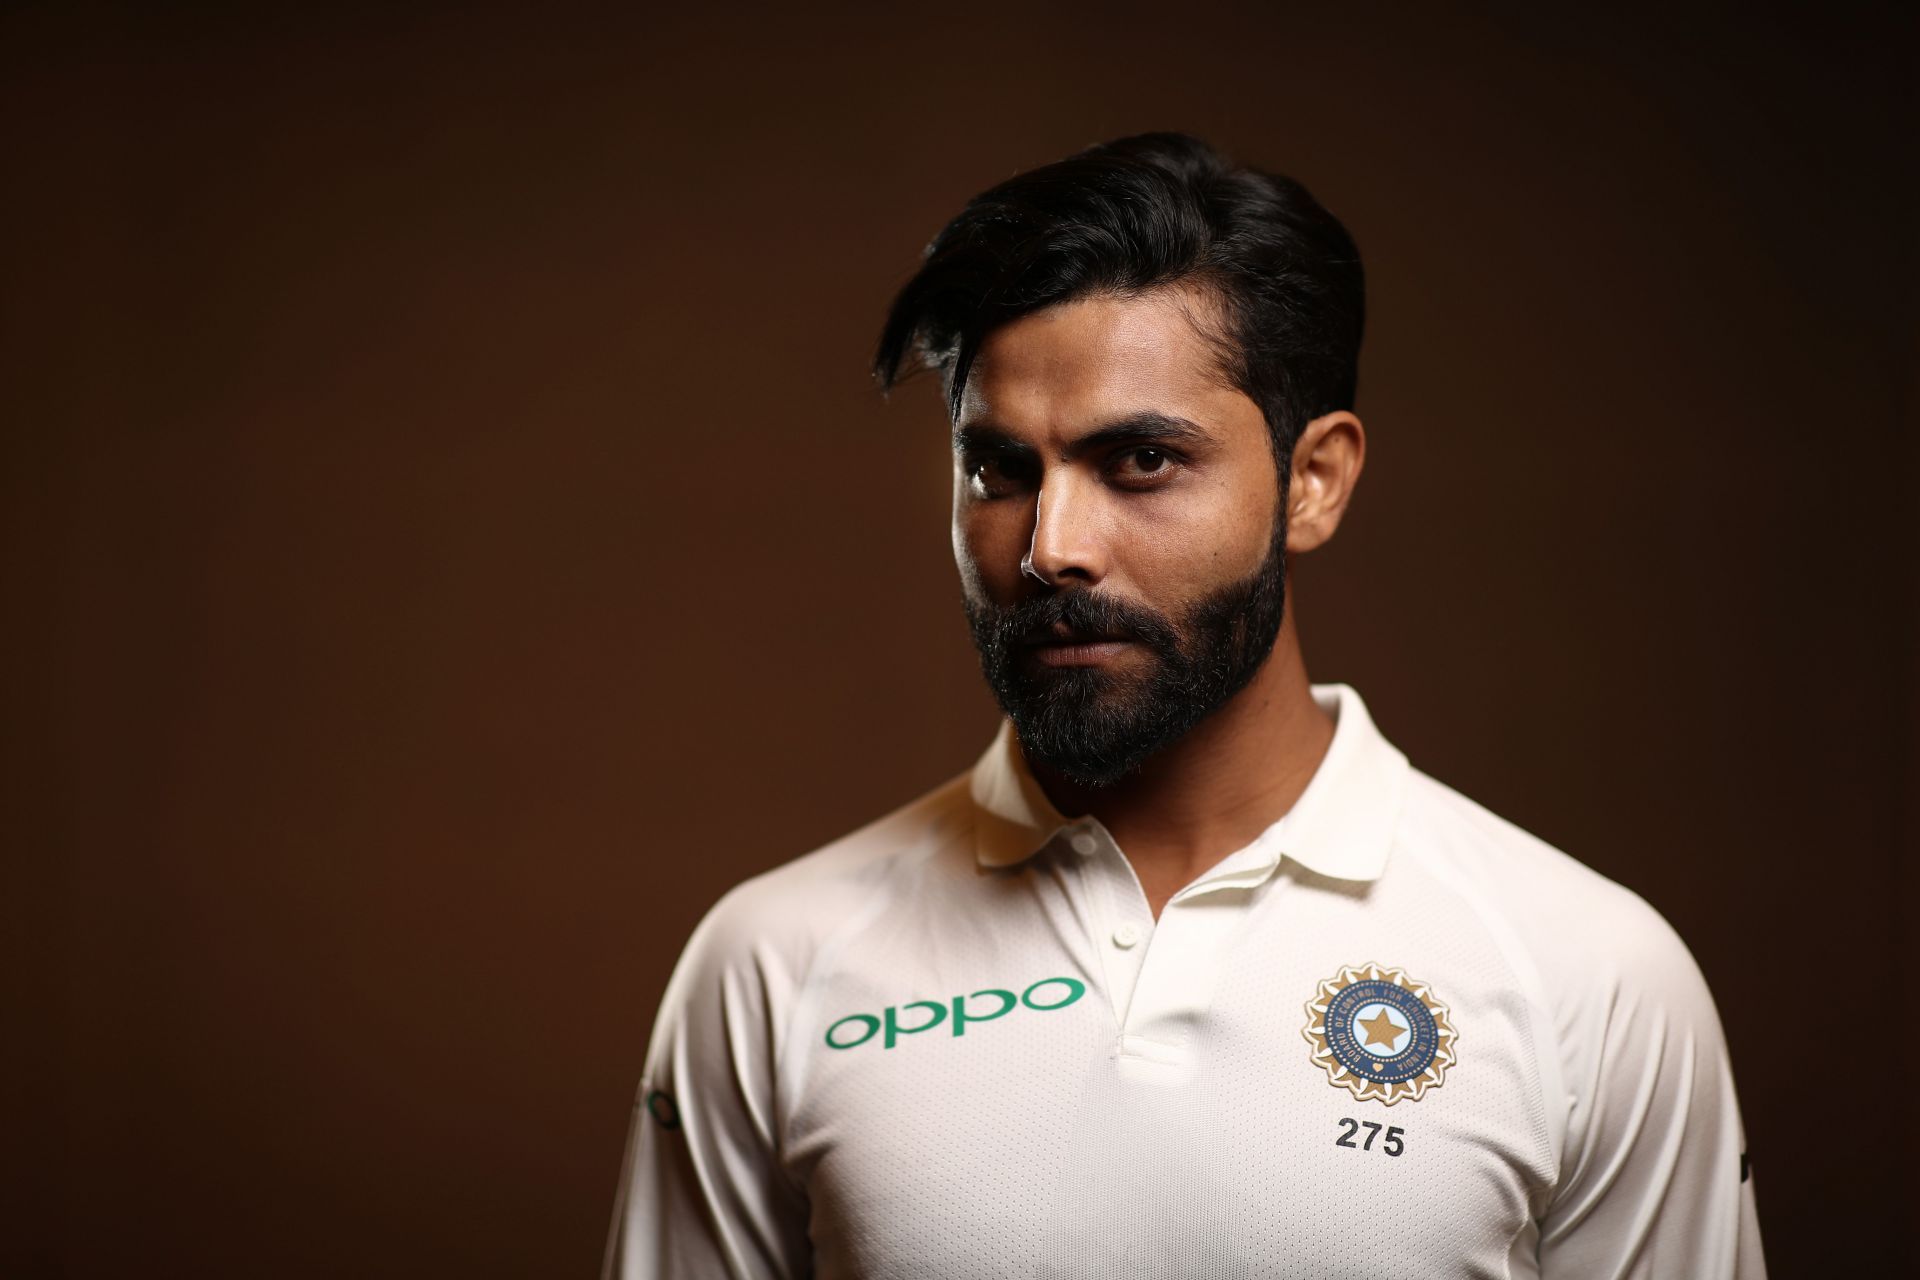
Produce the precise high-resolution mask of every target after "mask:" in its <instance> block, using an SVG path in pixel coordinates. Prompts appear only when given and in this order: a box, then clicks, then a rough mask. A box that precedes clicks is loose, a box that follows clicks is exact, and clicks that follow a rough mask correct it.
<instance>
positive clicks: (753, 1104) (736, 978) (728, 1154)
mask: <svg viewBox="0 0 1920 1280" xmlns="http://www.w3.org/2000/svg"><path fill="white" fill-rule="evenodd" d="M744 887H745V886H743V888H744ZM740 893H741V890H739V889H736V890H734V892H733V893H732V894H729V895H728V897H726V898H723V899H722V900H721V901H720V903H719V904H718V905H716V906H715V907H714V908H713V910H712V911H710V912H708V914H707V917H706V918H705V919H704V920H702V921H701V923H700V926H699V927H698V928H697V929H696V930H695V931H694V934H693V937H692V938H691V939H690V940H689V941H688V943H687V947H686V950H685V951H684V952H683V953H682V955H681V957H680V961H679V964H678V965H677V966H676V967H675V969H674V972H673V977H672V979H671V980H670V981H669V982H668V984H667V992H666V995H665V997H664V998H663V999H662V1001H661V1006H660V1013H659V1017H658V1018H657V1019H656V1020H655V1022H654V1028H653V1035H652V1039H651V1041H650V1043H649V1045H648V1049H647V1061H646V1066H645V1069H644V1071H643V1073H642V1076H641V1080H640V1087H639V1091H638V1093H637V1095H636V1097H635V1099H634V1107H633V1114H632V1118H631V1120H630V1122H629V1126H628V1135H627V1146H626V1154H625V1157H624V1162H623V1165H622V1168H621V1174H620V1185H619V1191H618V1193H617V1195H616V1200H615V1206H614V1214H613V1226H612V1230H611V1232H610V1234H609V1238H608V1241H607V1250H606V1256H605V1260H604V1264H603V1266H602V1270H601V1275H602V1280H709V1277H711V1278H713V1280H719V1278H720V1277H729V1278H734V1277H749V1276H751V1277H755V1278H756V1280H757V1278H759V1277H781V1278H782V1280H785V1278H787V1277H799V1276H804V1275H807V1274H808V1273H809V1272H810V1269H811V1263H810V1257H811V1250H810V1246H809V1243H808V1238H807V1205H806V1199H805V1196H804V1194H803V1193H802V1191H801V1189H800V1188H799V1187H797V1186H796V1185H794V1183H793V1181H792V1180H791V1179H790V1178H789V1176H788V1175H787V1174H786V1172H785V1170H784V1169H782V1168H781V1166H780V1161H779V1150H780V1142H779V1135H778V1128H777V1120H776V1110H775V1105H774V1070H775V1063H776V1059H777V1056H778V1054H777V1046H776V1043H775V1036H774V1027H775V1024H776V1021H777V1018H778V1014H779V1008H777V1007H776V1006H778V1005H780V1004H781V1003H782V1000H781V993H782V986H781V984H780V982H779V980H778V973H779V970H780V966H779V965H778V964H777V961H776V959H775V957H774V956H773V955H772V954H771V952H770V950H769V948H768V944H767V943H766V942H765V940H764V937H763V936H756V935H761V934H762V931H760V930H758V929H755V928H754V927H752V921H751V917H750V916H744V913H743V911H742V906H741V899H740V897H739V895H740Z"/></svg>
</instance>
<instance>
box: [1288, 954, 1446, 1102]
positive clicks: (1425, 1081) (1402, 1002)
mask: <svg viewBox="0 0 1920 1280" xmlns="http://www.w3.org/2000/svg"><path fill="white" fill-rule="evenodd" d="M1302 1034H1304V1035H1305V1036H1306V1038H1307V1043H1309V1044H1311V1045H1312V1046H1313V1061H1314V1063H1315V1065H1317V1066H1322V1067H1325V1068H1326V1069H1327V1079H1328V1081H1329V1082H1330V1083H1331V1084H1333V1085H1334V1086H1335V1087H1336V1088H1341V1089H1347V1090H1349V1091H1351V1092H1352V1094H1353V1096H1354V1097H1355V1098H1357V1099H1359V1100H1361V1101H1362V1102H1364V1101H1366V1100H1367V1099H1368V1098H1373V1099H1375V1100H1377V1101H1380V1102H1384V1103H1385V1104H1386V1105H1388V1106H1392V1105H1393V1104H1394V1103H1396V1102H1398V1101H1400V1100H1401V1099H1402V1098H1410V1099H1412V1100H1413V1101H1415V1102H1418V1101H1419V1100H1420V1098H1421V1095H1423V1094H1424V1093H1426V1091H1427V1090H1429V1089H1437V1088H1439V1087H1440V1084H1441V1082H1442V1081H1443V1080H1445V1079H1446V1075H1447V1068H1448V1067H1451V1066H1452V1065H1453V1064H1454V1061H1455V1059H1454V1052H1453V1046H1454V1042H1455V1041H1456V1040H1458V1039H1459V1036H1458V1035H1457V1034H1456V1033H1455V1032H1454V1029H1453V1024H1452V1023H1451V1022H1448V1021H1447V1006H1445V1005H1444V1004H1441V1003H1440V1001H1439V999H1438V998H1437V997H1436V996H1435V995H1434V994H1433V988H1431V987H1429V986H1428V985H1427V984H1426V983H1424V982H1419V981H1416V980H1415V979H1413V978H1409V977H1408V976H1407V974H1406V971H1405V970H1404V969H1389V968H1387V967H1386V966H1384V965H1377V964H1362V965H1353V966H1351V967H1347V968H1342V969H1341V970H1340V972H1339V973H1338V974H1337V975H1335V976H1334V977H1331V978H1328V979H1327V980H1326V981H1324V982H1322V983H1321V984H1320V989H1319V990H1318V991H1316V992H1314V994H1313V999H1311V1000H1309V1001H1307V1025H1306V1027H1305V1028H1304V1029H1303V1031H1302Z"/></svg>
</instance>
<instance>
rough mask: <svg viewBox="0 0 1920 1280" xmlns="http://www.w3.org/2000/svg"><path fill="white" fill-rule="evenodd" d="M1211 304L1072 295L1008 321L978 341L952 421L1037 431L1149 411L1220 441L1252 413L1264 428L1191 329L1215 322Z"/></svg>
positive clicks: (1162, 293) (1156, 296)
mask: <svg viewBox="0 0 1920 1280" xmlns="http://www.w3.org/2000/svg"><path fill="white" fill-rule="evenodd" d="M1210 305H1211V304H1210V303H1208V302H1207V301H1206V300H1205V299H1203V298H1200V297H1199V296H1197V295H1195V294H1193V293H1192V292H1191V291H1188V290H1178V289H1159V290H1154V291H1152V292H1149V293H1145V294H1140V295H1137V296H1133V297H1113V296H1096V297H1087V298H1077V299H1075V300H1073V301H1071V302H1063V303H1058V304H1056V305H1054V306H1051V307H1047V308H1045V309H1043V310H1040V311H1036V312H1033V313H1031V314H1029V315H1025V316H1021V317H1020V318H1019V319H1017V320H1012V321H1009V322H1008V323H1006V324H1004V325H1001V326H1000V327H999V328H997V329H995V330H993V331H992V332H991V333H989V334H988V335H987V336H986V337H985V339H983V340H982V342H981V344H980V350H979V354H978V355H977V356H975V358H974V362H973V367H972V369H971V370H970V371H969V372H968V374H967V386H966V392H965V395H964V397H963V398H962V400H961V402H960V410H959V415H958V417H957V419H956V422H955V425H956V426H967V425H970V424H973V423H977V422H984V421H991V422H992V423H993V424H994V425H996V426H999V427H1002V428H1005V429H1008V430H1015V431H1019V432H1022V433H1023V434H1036V435H1037V434H1043V433H1047V432H1050V431H1066V430H1070V429H1072V428H1074V427H1076V426H1083V425H1086V424H1088V423H1092V422H1095V421H1099V420H1103V419H1111V418H1116V417H1121V416H1125V415H1128V414H1133V413H1138V412H1141V411H1152V412H1159V413H1165V414H1172V415H1177V416H1180V417H1184V418H1187V419H1189V420H1191V421H1193V422H1196V423H1199V424H1200V425H1201V426H1203V427H1205V428H1207V429H1208V430H1210V431H1212V432H1214V433H1216V434H1218V435H1221V436H1222V437H1225V436H1228V435H1231V434H1234V433H1235V432H1236V431H1245V430H1247V429H1248V427H1249V422H1248V414H1251V415H1252V421H1251V426H1252V427H1253V428H1256V429H1258V430H1259V431H1262V432H1263V431H1264V429H1265V425H1264V419H1263V418H1262V417H1261V415H1260V410H1259V407H1258V406H1257V405H1255V404H1254V403H1253V401H1251V400H1250V399H1248V398H1247V396H1246V395H1245V394H1244V393H1242V392H1241V391H1239V390H1238V389H1237V388H1235V387H1233V386H1231V385H1230V384H1229V383H1228V382H1227V380H1226V378H1225V376H1224V374H1223V373H1222V371H1221V368H1220V361H1219V356H1218V353H1217V352H1216V351H1215V349H1214V347H1213V346H1212V345H1211V344H1210V343H1209V342H1208V341H1207V340H1206V339H1205V338H1204V337H1202V336H1201V334H1200V332H1199V330H1198V329H1196V327H1195V322H1196V319H1197V318H1199V319H1202V320H1203V321H1204V320H1209V319H1211V318H1212V313H1211V312H1210V311H1209V310H1208V308H1209V307H1210Z"/></svg>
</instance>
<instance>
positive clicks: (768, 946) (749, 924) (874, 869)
mask: <svg viewBox="0 0 1920 1280" xmlns="http://www.w3.org/2000/svg"><path fill="white" fill-rule="evenodd" d="M972 820H973V810H972V806H971V801H970V798H969V795H968V791H967V777H966V775H965V774H962V775H960V776H958V777H955V778H951V779H948V780H947V781H945V782H943V783H941V784H939V785H938V786H936V787H934V788H932V789H931V790H929V791H927V792H925V793H924V794H922V795H919V796H917V797H915V798H914V799H912V800H909V801H907V802H906V803H905V804H902V805H900V806H898V807H897V808H895V809H893V810H891V811H889V812H887V813H885V814H882V815H881V816H880V817H877V818H875V819H873V820H872V821H871V822H868V823H866V824H864V825H863V826H861V827H859V828H857V829H855V830H853V831H850V832H848V833H847V834H845V835H843V836H840V837H838V838H837V839H835V840H832V841H830V842H828V843H827V844H824V845H821V846H819V847H818V848H815V849H812V850H810V851H808V852H806V853H804V854H801V855H800V856H798V857H796V858H794V859H792V860H790V861H788V862H785V863H782V864H780V865H779V866H776V867H773V868H771V869H769V870H767V871H763V872H761V873H759V874H758V875H755V876H752V877H750V878H749V879H747V880H743V881H741V882H740V883H739V884H737V885H735V886H734V887H733V888H731V889H729V890H728V891H727V892H726V893H725V894H724V895H722V896H721V898H720V899H719V900H718V901H717V902H715V903H714V904H713V906H712V907H711V908H709V909H708V911H707V912H706V914H705V915H704V916H703V917H702V919H701V921H700V923H699V925H698V926H697V927H696V928H695V929H694V931H693V935H692V936H691V937H690V938H689V939H688V941H687V945H686V949H685V951H684V953H683V954H682V956H681V961H680V966H679V969H677V970H676V974H675V982H676V984H678V983H680V982H681V980H682V975H683V974H688V975H691V974H695V973H707V974H712V973H714V972H716V971H728V972H735V973H738V972H741V971H745V970H751V971H753V972H754V973H756V974H757V975H759V976H760V977H761V978H762V979H763V980H766V979H771V980H778V981H782V982H785V983H789V984H796V983H798V982H800V981H802V980H803V978H804V975H805V973H806V971H807V970H808V969H810V968H811V967H812V965H813V963H814V961H815V959H816V957H817V956H818V955H819V954H820V953H821V952H822V951H823V950H824V949H825V948H826V947H828V946H829V945H831V943H832V941H833V940H834V939H835V938H836V937H837V936H838V935H840V934H842V933H845V932H846V931H848V930H849V929H850V928H853V927H857V925H858V922H859V920H860V919H861V917H862V916H863V915H865V914H870V913H872V912H874V911H875V910H877V909H878V908H879V907H880V906H882V905H883V904H884V903H885V902H886V901H887V900H888V899H889V898H890V897H891V896H892V895H894V894H897V893H899V892H901V891H902V889H903V885H905V884H908V883H911V882H912V880H913V878H914V875H915V873H916V871H917V870H918V869H920V868H922V867H924V866H925V865H926V864H927V863H928V862H929V861H931V860H933V859H935V858H939V857H942V856H943V855H951V854H957V853H958V852H960V851H962V850H963V849H970V847H971V845H970V844H969V843H968V842H969V841H970V839H971V836H972V830H973V827H972Z"/></svg>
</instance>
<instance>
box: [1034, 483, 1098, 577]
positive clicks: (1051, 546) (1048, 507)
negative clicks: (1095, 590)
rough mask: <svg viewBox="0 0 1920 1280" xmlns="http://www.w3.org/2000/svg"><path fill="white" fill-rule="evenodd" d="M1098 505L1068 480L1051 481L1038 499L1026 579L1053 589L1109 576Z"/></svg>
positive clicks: (1035, 501) (1044, 486)
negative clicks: (1076, 580) (1076, 581)
mask: <svg viewBox="0 0 1920 1280" xmlns="http://www.w3.org/2000/svg"><path fill="white" fill-rule="evenodd" d="M1096 507H1097V504H1096V503H1095V502H1094V501H1092V499H1091V498H1090V497H1089V496H1088V495H1085V494H1076V493H1074V492H1073V485H1072V484H1071V483H1070V482H1069V481H1068V480H1067V479H1066V478H1064V477H1063V478H1060V479H1057V480H1051V481H1049V482H1047V483H1046V484H1043V485H1042V486H1041V487H1040V492H1039V493H1038V494H1036V495H1035V496H1034V505H1033V539H1032V541H1031V542H1030V543H1029V544H1028V546H1027V554H1026V555H1025V556H1024V557H1022V558H1021V561H1020V572H1021V574H1022V575H1023V576H1025V577H1029V578H1033V579H1035V580H1036V581H1039V582H1044V583H1046V584H1047V585H1048V586H1050V587H1059V586H1063V585H1065V584H1066V583H1067V582H1068V581H1069V580H1071V579H1076V578H1077V579H1079V580H1081V581H1082V582H1088V583H1092V582H1098V581H1099V580H1100V579H1101V578H1102V577H1104V576H1105V574H1106V563H1105V553H1104V552H1103V550H1102V548H1101V545H1100V527H1099V526H1100V520H1099V513H1098V511H1097V510H1096Z"/></svg>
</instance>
